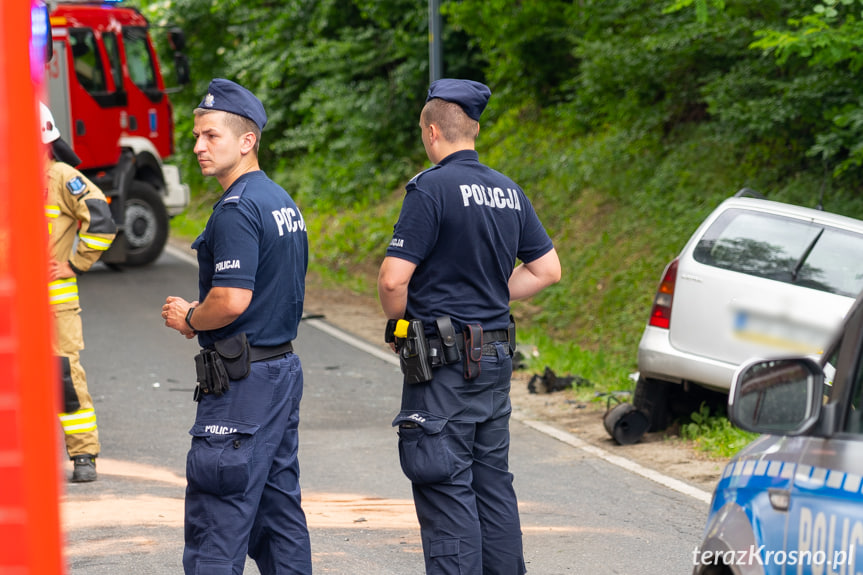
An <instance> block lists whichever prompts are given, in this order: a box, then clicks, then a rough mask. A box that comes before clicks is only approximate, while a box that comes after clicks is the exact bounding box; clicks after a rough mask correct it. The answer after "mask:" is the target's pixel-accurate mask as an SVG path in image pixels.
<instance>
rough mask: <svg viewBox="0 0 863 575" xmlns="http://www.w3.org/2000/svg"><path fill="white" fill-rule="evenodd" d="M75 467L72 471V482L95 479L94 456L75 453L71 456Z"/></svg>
mask: <svg viewBox="0 0 863 575" xmlns="http://www.w3.org/2000/svg"><path fill="white" fill-rule="evenodd" d="M72 461H73V462H74V463H75V469H74V470H73V471H72V483H84V482H87V481H96V456H94V455H87V454H84V455H76V456H75V457H73V458H72Z"/></svg>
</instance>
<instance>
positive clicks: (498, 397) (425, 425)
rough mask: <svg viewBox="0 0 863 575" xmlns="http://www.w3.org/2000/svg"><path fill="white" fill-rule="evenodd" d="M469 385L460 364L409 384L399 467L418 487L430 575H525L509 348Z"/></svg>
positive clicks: (500, 346)
mask: <svg viewBox="0 0 863 575" xmlns="http://www.w3.org/2000/svg"><path fill="white" fill-rule="evenodd" d="M495 347H496V350H497V355H496V356H495V355H493V356H485V355H484V356H483V358H482V371H481V373H480V375H479V376H478V377H477V378H475V379H472V380H466V379H464V376H463V374H462V366H461V364H460V363H457V364H453V365H449V366H443V367H440V368H436V369H435V370H434V379H433V380H432V381H430V382H428V383H422V384H405V385H404V388H403V392H402V406H401V412H400V413H399V415H398V417H396V419H395V421H393V425H398V427H399V429H398V435H399V459H400V461H401V466H402V470H403V471H404V473H405V475H406V476H407V477H408V479H410V480H411V482H412V486H413V496H414V504H415V507H416V512H417V517H418V518H419V523H420V530H421V533H422V542H423V553H424V555H425V564H426V573H427V574H428V575H523V574H524V573H526V570H525V564H524V554H523V551H522V535H521V524H520V522H519V517H518V502H517V500H516V496H515V490H514V489H513V485H512V480H513V476H512V474H511V473H510V472H509V463H508V461H509V417H510V412H511V406H510V400H509V389H510V378H511V376H512V359H511V357H510V355H509V349H508V347H507V344H506V343H502V342H499V343H496V344H495Z"/></svg>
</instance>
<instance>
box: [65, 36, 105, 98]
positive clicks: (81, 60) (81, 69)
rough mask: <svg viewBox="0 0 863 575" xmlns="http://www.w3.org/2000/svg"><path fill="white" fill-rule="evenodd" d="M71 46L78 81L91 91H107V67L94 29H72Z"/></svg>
mask: <svg viewBox="0 0 863 575" xmlns="http://www.w3.org/2000/svg"><path fill="white" fill-rule="evenodd" d="M69 46H70V48H71V49H72V59H73V65H74V68H75V77H76V78H78V83H79V84H81V86H83V88H84V89H85V90H87V91H88V92H90V93H94V92H105V91H106V90H107V82H106V79H105V69H104V67H103V65H102V57H101V56H100V55H99V48H98V45H97V44H96V36H95V35H94V34H93V31H92V30H89V29H87V28H73V29H70V30H69Z"/></svg>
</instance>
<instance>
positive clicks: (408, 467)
mask: <svg viewBox="0 0 863 575" xmlns="http://www.w3.org/2000/svg"><path fill="white" fill-rule="evenodd" d="M490 95H491V92H490V90H489V89H488V87H486V86H485V85H483V84H481V83H479V82H474V81H471V80H458V79H442V80H437V81H435V82H434V83H432V85H431V87H430V89H429V92H428V98H427V100H426V104H425V106H424V107H423V110H422V113H421V115H420V129H421V130H422V141H423V145H424V146H425V149H426V153H427V155H428V157H429V160H431V162H432V163H433V164H434V166H433V167H432V168H429V169H428V170H426V171H424V172H421V173H420V174H419V175H417V176H415V177H414V178H413V179H412V180H411V181H410V182H409V183H408V185H407V190H406V194H405V198H404V202H403V204H402V209H401V214H400V215H399V219H398V222H397V223H396V225H395V228H394V234H393V238H392V241H391V242H390V245H389V247H388V248H387V251H386V257H385V259H384V261H383V263H382V265H381V268H380V274H379V278H378V294H379V297H380V300H381V305H382V307H383V310H384V313H385V314H386V316H387V317H388V318H389V319H390V320H396V319H400V318H406V319H410V320H421V321H422V325H423V326H424V328H423V333H424V335H425V337H426V338H427V340H428V342H432V341H434V340H435V339H436V338H438V340H440V338H441V334H440V333H439V332H437V331H436V326H437V325H438V318H441V317H443V318H446V322H447V323H451V324H452V326H453V330H452V331H454V333H455V334H456V336H457V337H456V341H458V343H459V346H458V347H459V351H460V354H459V355H460V357H461V361H458V362H455V363H448V364H445V365H437V366H434V367H433V368H432V370H431V381H427V382H419V383H418V382H414V381H413V380H411V381H408V377H407V376H406V378H405V383H404V384H403V389H402V403H401V410H400V413H399V415H398V416H397V417H396V418H395V421H394V422H393V425H394V426H398V435H399V458H400V460H401V466H402V470H403V471H404V473H405V475H406V476H407V477H408V478H409V479H410V480H411V482H412V488H413V495H414V503H415V507H416V511H417V516H418V518H419V522H420V527H421V532H422V542H423V551H424V555H425V564H426V573H428V574H434V575H439V574H440V575H443V574H446V575H456V574H458V575H481V574H489V575H491V574H493V575H522V574H523V573H525V572H526V571H525V564H524V555H523V551H522V536H521V526H520V522H519V516H518V505H517V501H516V495H515V491H514V489H513V485H512V481H513V476H512V474H511V473H510V471H509V467H508V457H509V418H510V412H511V406H510V400H509V390H510V378H511V375H512V357H511V356H512V346H514V344H515V342H514V341H511V339H512V338H513V336H514V333H513V331H512V330H510V329H508V328H510V327H511V326H510V301H512V300H517V299H522V298H526V297H530V296H532V295H533V294H535V293H537V292H539V291H540V290H542V289H543V288H545V287H547V286H549V285H551V284H553V283H555V282H557V281H559V280H560V274H561V270H560V261H559V259H558V256H557V253H556V251H555V249H554V246H553V244H552V241H551V239H550V238H549V236H548V234H547V233H546V231H545V229H544V228H543V226H542V224H541V223H540V221H539V218H538V217H537V215H536V213H535V212H534V210H533V207H532V206H531V204H530V201H529V200H528V199H527V197H526V196H525V194H524V192H523V191H522V190H521V188H519V186H518V185H517V184H516V183H515V182H513V181H512V180H511V179H510V178H508V177H507V176H505V175H503V174H501V173H500V172H497V171H495V170H493V169H491V168H489V167H487V166H485V165H483V164H481V163H480V162H479V156H478V154H477V152H476V151H475V141H476V137H477V135H478V133H479V118H480V114H481V113H482V111H483V110H484V109H485V106H486V104H487V103H488V99H489V97H490ZM517 260H520V261H521V263H520V264H519V265H518V266H517V267H516V265H515V264H516V261H517ZM391 323H392V321H391ZM476 326H481V330H482V335H481V342H479V341H475V338H476V334H478V333H479V330H477V329H476ZM396 331H397V330H396ZM402 335H404V334H402ZM396 341H398V340H396ZM468 342H470V343H468ZM466 346H467V347H468V349H466ZM480 349H481V359H480V358H479V357H476V356H478V355H479V350H480ZM438 351H439V350H438ZM474 352H476V356H474ZM432 355H434V354H432ZM466 355H469V356H470V357H472V358H473V359H474V360H477V363H478V365H476V364H475V365H472V366H470V369H468V365H467V364H466V363H465V361H464V358H465V356H466Z"/></svg>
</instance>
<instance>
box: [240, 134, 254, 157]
mask: <svg viewBox="0 0 863 575" xmlns="http://www.w3.org/2000/svg"><path fill="white" fill-rule="evenodd" d="M257 143H258V138H257V136H255V133H254V132H246V133H245V134H243V135H242V136H240V152H241V153H242V154H243V155H245V154H248V153H249V152H251V151H253V150H255V144H257Z"/></svg>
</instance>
